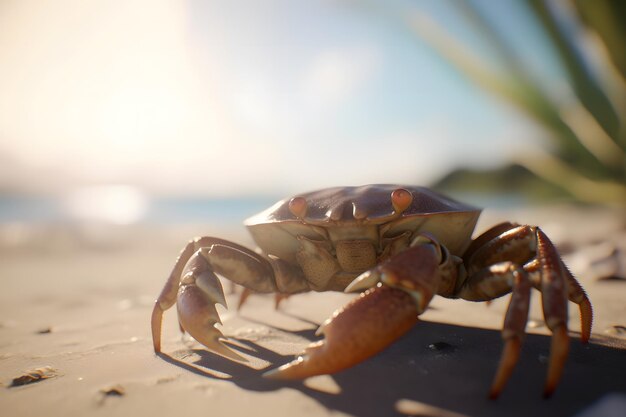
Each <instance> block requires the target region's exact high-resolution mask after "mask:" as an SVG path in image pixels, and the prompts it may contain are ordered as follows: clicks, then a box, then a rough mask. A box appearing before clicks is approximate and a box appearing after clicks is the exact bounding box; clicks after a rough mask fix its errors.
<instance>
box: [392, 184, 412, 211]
mask: <svg viewBox="0 0 626 417" xmlns="http://www.w3.org/2000/svg"><path fill="white" fill-rule="evenodd" d="M412 202H413V194H411V192H410V191H409V190H405V189H404V188H398V189H396V190H393V192H392V193H391V204H392V205H393V209H394V210H395V212H396V213H397V214H399V213H402V212H403V211H404V210H406V209H407V208H408V207H409V206H410V205H411V203H412Z"/></svg>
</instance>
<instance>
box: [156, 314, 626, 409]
mask: <svg viewBox="0 0 626 417" xmlns="http://www.w3.org/2000/svg"><path fill="white" fill-rule="evenodd" d="M278 331H281V330H280V329H278ZM289 333H291V334H294V333H295V334H297V335H299V336H301V337H303V338H305V339H308V340H311V341H312V340H315V339H317V338H316V337H315V334H314V330H304V331H300V332H289ZM235 340H236V342H237V343H236V344H233V345H231V346H232V347H234V348H235V349H237V350H239V351H240V352H241V353H244V354H248V355H252V356H254V357H256V358H259V359H262V360H264V361H267V362H268V363H270V364H272V365H270V366H269V367H268V369H271V368H274V367H275V366H279V365H281V364H283V363H286V362H288V361H289V360H291V359H293V356H291V355H281V354H279V353H276V352H274V351H272V350H270V349H267V348H265V347H263V346H261V345H260V344H258V343H256V342H254V341H250V340H245V339H235ZM594 341H597V340H593V341H592V342H594ZM621 345H622V346H621V347H609V346H605V345H601V344H595V343H591V344H589V345H582V344H581V343H580V342H578V341H575V340H573V341H572V345H571V350H570V358H569V361H568V366H567V367H566V369H565V373H564V375H563V380H562V382H561V384H560V385H559V389H558V390H557V392H556V393H555V395H554V397H553V398H551V399H549V400H543V399H541V395H540V394H541V390H542V382H543V378H544V377H545V372H546V363H545V361H546V358H547V357H548V355H549V350H550V338H549V337H547V336H543V335H532V334H529V335H528V336H527V340H526V342H525V344H524V347H523V349H522V353H521V357H520V362H519V364H518V366H517V368H516V370H515V372H514V374H513V376H512V378H511V380H510V381H509V383H508V388H507V390H506V392H505V393H504V394H503V395H502V397H501V398H500V399H498V401H490V400H488V399H487V395H486V393H487V390H488V387H489V384H490V383H491V378H492V377H493V374H494V372H495V370H496V367H497V358H498V357H499V356H500V349H501V348H502V340H501V336H500V332H499V331H495V330H487V329H478V328H470V327H463V326H457V325H451V324H444V323H434V322H425V321H422V322H420V323H419V325H418V326H416V327H415V328H414V329H413V330H411V331H410V332H409V333H408V334H407V335H406V336H405V337H403V338H402V339H401V340H399V341H398V342H397V343H395V344H394V345H392V346H391V347H390V348H389V349H387V350H386V351H384V352H382V353H380V354H378V355H377V356H375V357H374V358H372V359H370V360H369V361H366V362H363V363H361V364H358V365H356V366H354V367H353V368H350V369H348V370H345V371H342V372H339V373H336V374H334V375H332V378H333V380H334V382H335V383H336V384H337V386H338V387H339V389H340V392H339V393H337V394H332V393H328V392H323V391H319V390H316V389H313V388H310V387H309V386H307V385H306V382H303V381H279V380H270V379H266V378H263V377H262V373H263V372H264V371H265V370H266V369H263V370H258V369H253V368H251V367H249V366H248V365H246V364H243V363H238V362H233V361H229V360H227V359H224V358H222V357H220V356H217V355H215V354H212V353H210V352H208V351H206V350H204V349H193V350H192V351H191V352H192V353H193V360H192V361H186V360H185V359H187V358H182V359H175V358H173V357H171V356H167V355H165V354H161V357H162V358H163V359H165V360H167V361H168V362H170V363H173V364H175V365H177V366H180V367H181V368H183V369H186V370H188V371H190V372H193V373H195V374H197V375H200V376H203V377H206V378H213V379H221V380H226V381H228V382H230V383H233V384H235V385H236V386H238V387H240V388H241V389H243V390H247V391H256V392H269V391H275V390H278V389H284V388H289V389H294V390H298V391H300V392H301V393H302V394H304V395H306V396H308V397H310V398H312V399H314V400H316V401H318V402H319V403H320V404H322V405H323V406H324V407H326V408H327V409H329V410H336V411H340V412H344V413H348V414H353V415H358V416H365V417H368V416H372V417H374V416H376V417H378V416H382V415H384V416H402V415H406V414H402V413H400V412H399V411H398V410H397V404H398V401H400V400H410V401H415V402H418V403H423V404H427V405H428V406H433V407H437V408H441V409H444V410H449V411H453V412H456V413H461V414H466V415H481V416H501V415H510V416H525V415H551V416H570V415H572V414H575V413H576V412H577V411H579V410H581V409H583V408H585V407H586V406H588V405H589V404H590V403H592V402H594V401H595V400H597V399H599V398H600V397H601V396H603V395H604V394H606V393H609V392H616V391H618V392H619V391H621V392H626V379H625V378H624V375H623V365H624V354H625V353H626V352H625V350H626V344H624V343H623V342H622V343H621ZM187 352H189V351H187Z"/></svg>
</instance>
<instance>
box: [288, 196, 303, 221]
mask: <svg viewBox="0 0 626 417" xmlns="http://www.w3.org/2000/svg"><path fill="white" fill-rule="evenodd" d="M307 208H308V207H307V203H306V199H305V198H304V197H294V198H292V199H291V201H289V211H290V212H291V214H293V215H294V216H296V217H297V218H299V219H301V218H303V217H304V216H306V212H307Z"/></svg>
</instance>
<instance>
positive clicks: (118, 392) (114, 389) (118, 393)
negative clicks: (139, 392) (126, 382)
mask: <svg viewBox="0 0 626 417" xmlns="http://www.w3.org/2000/svg"><path fill="white" fill-rule="evenodd" d="M100 392H101V393H102V394H104V395H106V396H109V397H122V396H124V395H126V389H125V388H124V387H123V386H121V385H120V384H115V385H111V386H110V387H106V388H102V389H101V390H100Z"/></svg>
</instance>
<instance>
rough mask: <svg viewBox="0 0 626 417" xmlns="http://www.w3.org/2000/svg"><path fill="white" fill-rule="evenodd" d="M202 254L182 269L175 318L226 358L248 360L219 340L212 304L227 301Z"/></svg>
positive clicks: (208, 346) (186, 329)
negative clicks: (176, 315) (176, 316)
mask: <svg viewBox="0 0 626 417" xmlns="http://www.w3.org/2000/svg"><path fill="white" fill-rule="evenodd" d="M206 268H207V263H206V260H204V258H201V257H196V258H193V259H192V260H191V261H190V262H189V263H188V264H187V266H186V267H185V270H184V271H183V278H182V280H181V282H180V286H179V288H178V297H177V298H178V300H177V302H176V307H177V310H178V321H179V323H180V325H181V327H182V329H184V330H185V331H187V333H189V334H190V335H191V337H193V338H194V339H196V340H197V341H198V342H200V343H202V344H203V345H204V346H206V347H207V349H209V350H210V351H212V352H214V353H217V354H218V355H221V356H224V357H226V358H229V359H234V360H238V361H244V362H246V361H247V360H246V359H245V358H244V357H242V356H240V355H239V354H237V353H236V352H235V351H234V350H231V349H230V348H228V347H227V346H226V345H224V344H223V343H222V342H221V339H225V337H224V335H223V334H222V332H220V331H219V330H218V329H216V328H215V325H216V324H217V323H219V324H222V322H221V320H220V316H219V314H218V313H217V310H216V308H215V305H216V304H221V305H223V306H225V305H226V300H225V299H224V291H223V290H222V285H221V283H220V281H219V279H218V278H217V276H216V275H215V274H214V273H213V272H212V271H210V270H208V269H206Z"/></svg>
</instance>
